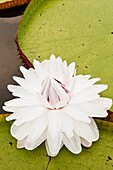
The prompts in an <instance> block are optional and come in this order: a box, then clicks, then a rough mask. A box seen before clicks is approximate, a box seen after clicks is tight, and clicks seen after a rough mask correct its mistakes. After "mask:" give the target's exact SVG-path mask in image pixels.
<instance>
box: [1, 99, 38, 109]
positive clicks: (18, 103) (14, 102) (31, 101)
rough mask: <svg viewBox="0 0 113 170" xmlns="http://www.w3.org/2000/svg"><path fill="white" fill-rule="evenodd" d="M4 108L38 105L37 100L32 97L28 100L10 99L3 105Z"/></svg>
mask: <svg viewBox="0 0 113 170" xmlns="http://www.w3.org/2000/svg"><path fill="white" fill-rule="evenodd" d="M4 104H5V105H6V106H20V107H22V106H30V105H38V104H40V103H39V100H38V98H36V97H34V98H33V97H32V98H28V99H26V100H25V99H22V98H16V99H12V100H9V101H7V102H5V103H4Z"/></svg>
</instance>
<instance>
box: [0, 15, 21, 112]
mask: <svg viewBox="0 0 113 170" xmlns="http://www.w3.org/2000/svg"><path fill="white" fill-rule="evenodd" d="M20 20H21V16H17V17H11V18H1V17H0V113H5V112H4V111H3V110H2V106H3V103H4V101H7V100H9V99H12V98H13V97H12V95H11V93H10V92H9V91H8V90H7V87H6V86H7V85H8V84H15V82H14V81H13V79H12V76H14V75H16V76H21V73H20V71H19V66H20V65H22V59H19V55H18V51H17V46H16V43H15V42H14V37H15V36H16V33H17V29H18V24H19V22H20Z"/></svg>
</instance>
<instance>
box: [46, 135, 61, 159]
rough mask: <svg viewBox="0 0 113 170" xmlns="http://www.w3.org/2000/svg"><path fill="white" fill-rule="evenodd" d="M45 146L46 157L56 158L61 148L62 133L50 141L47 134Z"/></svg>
mask: <svg viewBox="0 0 113 170" xmlns="http://www.w3.org/2000/svg"><path fill="white" fill-rule="evenodd" d="M45 145H46V150H47V153H48V155H49V156H56V155H57V154H58V152H59V150H60V149H61V147H62V133H59V134H58V135H57V136H56V138H55V139H52V138H51V137H50V135H49V133H48V134H47V140H46V142H45Z"/></svg>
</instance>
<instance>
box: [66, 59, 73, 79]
mask: <svg viewBox="0 0 113 170" xmlns="http://www.w3.org/2000/svg"><path fill="white" fill-rule="evenodd" d="M67 69H68V70H69V72H70V77H72V76H73V74H74V71H75V62H72V63H71V64H70V65H69V66H68V68H67Z"/></svg>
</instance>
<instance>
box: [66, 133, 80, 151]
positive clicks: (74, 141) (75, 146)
mask: <svg viewBox="0 0 113 170" xmlns="http://www.w3.org/2000/svg"><path fill="white" fill-rule="evenodd" d="M63 143H64V145H65V146H66V147H67V148H68V149H69V150H70V151H71V152H72V153H74V154H78V153H80V152H81V151H82V148H81V141H80V138H79V136H78V135H76V134H74V136H73V137H72V138H67V136H66V135H63Z"/></svg>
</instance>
